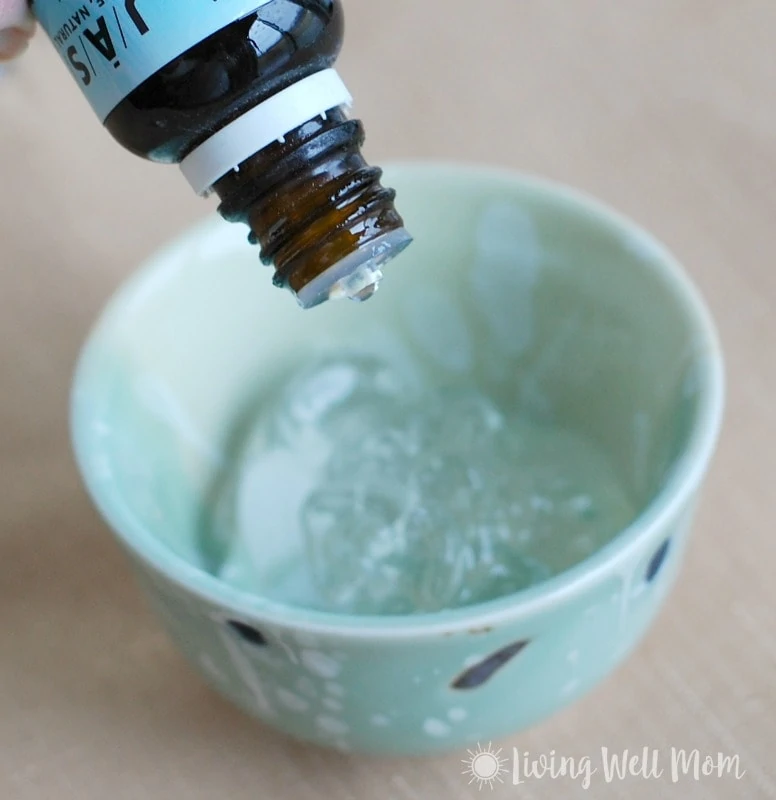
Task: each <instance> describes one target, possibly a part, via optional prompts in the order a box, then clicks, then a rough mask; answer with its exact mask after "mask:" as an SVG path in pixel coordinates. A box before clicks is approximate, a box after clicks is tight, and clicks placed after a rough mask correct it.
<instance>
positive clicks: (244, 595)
mask: <svg viewBox="0 0 776 800" xmlns="http://www.w3.org/2000/svg"><path fill="white" fill-rule="evenodd" d="M385 169H386V172H389V173H390V177H391V178H393V177H394V176H396V177H399V178H400V176H401V175H402V174H405V175H411V176H414V177H418V176H422V177H424V178H425V179H426V180H428V181H433V180H434V176H435V175H436V176H437V177H440V178H441V177H444V176H447V177H450V176H454V177H459V178H462V179H470V180H476V181H479V182H483V183H485V182H488V183H491V184H496V183H500V184H502V185H508V186H510V187H511V188H513V189H515V188H518V187H519V188H522V189H525V190H529V191H532V192H539V193H543V194H545V195H547V196H549V197H551V198H552V199H553V200H554V201H556V202H558V203H559V204H565V205H566V206H567V207H570V208H572V207H573V208H576V210H577V211H578V212H579V213H584V214H587V215H588V216H590V217H592V218H595V220H596V221H597V223H599V224H600V225H602V226H603V227H607V228H611V229H615V230H620V231H622V232H623V233H625V234H630V235H631V236H635V237H639V238H640V239H641V240H642V241H643V242H645V243H646V244H647V245H648V246H649V250H650V253H651V256H652V257H651V259H650V268H651V269H655V270H659V271H660V272H661V273H662V275H663V277H664V278H665V279H666V280H667V282H669V283H670V284H671V286H672V287H673V289H674V291H675V292H676V296H677V299H678V300H679V302H680V303H681V306H682V308H683V311H684V313H685V315H686V317H687V318H688V320H689V321H690V323H691V325H692V326H693V328H694V331H695V333H696V335H698V339H699V342H700V344H701V346H702V347H703V348H704V354H703V355H704V357H703V358H702V359H701V363H702V373H701V382H700V383H701V393H700V399H699V402H698V408H697V411H696V413H695V415H694V419H693V424H692V429H691V432H690V435H689V436H688V439H687V443H686V445H685V447H684V449H683V451H682V452H681V454H680V455H678V456H677V457H676V459H675V460H674V462H673V467H672V469H671V471H670V475H669V478H668V480H667V481H665V483H664V484H663V486H662V487H661V488H660V490H659V491H658V492H657V493H656V494H655V496H654V497H653V498H652V499H651V500H650V501H649V503H648V504H647V505H646V506H645V507H644V508H643V509H642V511H641V512H640V513H639V515H638V516H637V517H636V518H635V519H634V520H633V521H632V522H631V523H630V524H629V525H628V526H627V527H626V528H624V529H623V530H622V531H620V533H619V534H618V535H617V536H615V537H614V538H613V539H612V540H611V541H610V542H609V543H608V544H606V545H605V546H604V547H602V548H600V549H599V550H597V551H596V552H595V553H594V554H592V555H591V556H589V557H588V558H586V559H584V560H583V561H581V562H579V563H578V564H576V565H575V566H573V567H571V568H570V569H568V570H566V571H564V572H561V573H559V574H558V575H556V576H554V577H552V578H550V579H548V580H546V581H542V582H541V583H539V584H536V585H535V586H531V587H529V588H527V589H524V590H521V591H519V592H515V593H513V594H510V595H506V596H504V597H501V598H498V599H495V600H490V601H488V602H485V603H479V604H476V605H471V606H465V607H462V608H456V609H451V610H446V611H440V612H433V613H419V614H412V615H404V616H389V615H386V616H366V615H351V614H342V613H337V612H327V611H320V610H314V609H306V608H303V607H298V606H292V605H286V604H283V603H279V602H276V601H272V600H269V599H267V598H263V597H260V596H256V595H252V594H250V593H249V592H246V591H243V590H241V589H237V588H234V587H232V586H230V585H228V584H227V583H224V582H223V581H221V580H220V579H219V578H217V577H215V576H213V575H211V574H209V573H207V572H205V571H204V570H201V569H199V568H198V567H196V566H194V565H193V564H191V563H190V562H188V561H186V560H185V559H184V558H183V557H181V556H179V555H177V554H176V553H175V552H174V551H173V550H172V549H171V548H169V547H168V546H167V545H165V544H164V543H163V542H162V541H161V540H160V539H159V538H157V537H156V536H155V535H154V534H153V532H152V531H151V530H150V529H149V527H148V526H146V525H144V524H143V523H142V522H141V521H140V520H139V519H137V518H136V517H135V516H134V515H133V513H132V511H131V509H130V508H129V507H128V506H127V505H126V504H125V503H124V502H123V498H122V497H121V493H120V492H119V491H117V489H116V486H115V484H113V483H112V482H106V481H104V480H102V479H101V478H100V476H99V475H98V474H97V471H96V469H95V467H94V461H95V459H93V458H92V457H91V455H92V454H93V453H94V452H95V451H97V450H98V448H97V447H96V446H95V436H94V434H93V432H92V427H93V426H92V425H91V422H90V420H89V419H88V413H87V411H86V410H85V409H84V403H82V402H81V398H83V397H86V396H87V394H88V385H89V382H90V380H91V377H92V376H91V369H90V365H91V363H92V360H93V357H94V356H93V353H94V352H95V350H96V349H98V347H99V343H100V342H101V341H102V340H103V338H104V337H105V336H106V334H107V333H109V332H110V329H111V327H112V326H113V325H115V324H116V323H117V322H118V321H119V320H120V319H121V316H122V312H123V311H124V309H125V307H126V306H127V305H129V304H130V303H131V302H132V300H133V298H135V297H136V296H137V294H138V293H141V292H143V290H144V288H145V287H147V284H148V283H149V281H152V280H154V278H155V277H156V278H158V276H159V273H160V272H162V271H164V270H165V269H169V268H172V266H173V265H174V262H175V254H176V253H177V252H179V251H180V250H182V249H186V248H187V247H189V246H191V244H192V243H194V242H196V241H198V240H200V239H202V238H203V237H207V236H209V235H210V234H211V233H212V231H214V230H215V229H216V227H220V226H222V225H223V223H222V222H221V221H220V219H218V218H216V217H210V218H207V219H205V220H203V221H201V222H199V223H197V224H195V225H193V226H192V227H190V228H189V229H188V230H187V231H185V232H184V233H183V234H182V235H181V236H178V237H176V238H175V239H174V240H172V241H171V242H169V243H168V244H167V245H166V246H163V247H162V248H161V249H159V250H158V251H156V252H155V253H153V254H152V255H151V256H150V257H149V258H148V259H146V260H145V261H144V262H143V263H142V264H141V265H140V267H139V268H138V269H137V271H136V272H135V273H134V274H132V275H131V276H130V277H129V278H128V279H127V280H126V281H125V282H124V283H122V284H121V285H120V286H119V288H118V289H117V291H116V292H115V293H114V295H113V297H112V298H111V299H110V300H109V302H108V303H107V305H106V306H105V308H104V309H103V311H102V313H101V314H100V316H99V317H98V319H97V321H96V323H95V324H94V326H93V327H92V329H91V331H90V333H89V335H88V337H87V339H86V342H85V344H84V346H83V348H82V351H81V353H80V356H79V358H78V362H77V366H76V370H75V376H74V380H73V388H72V395H71V415H70V424H71V437H72V443H73V449H74V453H75V460H76V463H77V466H78V468H79V470H80V473H81V477H82V479H83V481H84V484H85V486H86V489H87V492H88V494H89V496H90V497H91V500H92V502H93V503H94V504H95V506H96V507H97V509H98V510H99V512H100V513H101V515H102V517H103V518H104V520H105V521H106V522H107V523H108V526H109V528H110V529H111V531H112V532H113V534H114V535H115V536H116V537H117V538H118V539H119V541H120V542H121V543H122V544H123V545H124V547H125V548H126V549H127V550H128V551H129V552H130V553H131V554H132V555H134V556H135V557H136V558H138V559H139V560H140V561H141V562H142V563H143V564H145V565H146V566H147V567H148V568H149V569H150V570H151V571H152V572H153V573H155V574H156V575H157V576H159V577H161V578H163V579H164V580H166V581H168V582H169V583H171V584H173V585H175V586H177V587H178V588H179V589H182V590H184V592H188V593H191V594H193V595H195V596H197V597H199V598H200V599H201V600H204V601H205V602H207V603H210V604H212V605H214V606H216V607H218V608H219V609H221V613H227V614H228V615H233V616H235V617H239V618H242V619H245V620H247V621H249V622H252V623H254V624H256V625H270V626H277V627H283V628H291V629H295V630H298V631H305V632H311V633H320V634H327V635H330V636H340V637H346V638H351V639H352V638H364V637H368V638H372V639H374V638H376V639H409V638H417V637H427V636H429V635H435V634H448V635H449V634H451V633H457V632H467V631H469V632H471V631H475V630H488V629H489V628H491V627H494V626H497V625H502V624H504V623H506V622H515V621H518V620H524V619H526V618H528V617H530V616H534V615H537V614H540V613H542V612H545V611H547V610H549V609H551V608H553V607H557V606H558V605H559V604H562V603H564V602H566V601H568V600H569V599H570V598H571V597H573V596H575V595H577V594H580V593H582V592H584V591H585V590H586V589H588V588H590V587H591V586H593V585H595V584H596V583H598V582H599V581H602V580H604V579H606V577H608V576H610V575H612V574H617V573H618V571H621V570H622V568H623V565H624V564H627V563H629V562H630V559H631V556H632V554H633V552H634V551H635V550H636V549H638V548H639V547H640V546H641V543H642V542H643V541H644V540H645V539H649V538H650V534H651V533H652V532H653V531H655V530H656V529H661V528H665V527H667V526H668V525H669V524H670V523H671V521H673V520H675V519H676V518H677V516H678V515H679V514H680V513H681V512H682V511H683V510H684V509H685V508H687V507H688V506H689V505H690V503H691V501H692V498H693V496H694V494H695V493H696V492H697V491H698V489H699V488H700V485H701V483H702V481H703V479H704V476H705V474H706V472H707V470H708V467H709V465H710V462H711V458H712V456H713V453H714V450H715V448H716V444H717V441H718V438H719V434H720V429H721V426H722V418H723V413H724V404H725V376H724V363H723V356H722V350H721V345H720V341H719V336H718V333H717V330H716V328H715V325H714V322H713V319H712V316H711V314H710V312H709V310H708V308H707V306H706V304H705V302H704V300H703V298H702V297H701V295H700V293H699V291H698V289H697V288H696V286H695V285H694V284H693V282H692V281H691V279H690V278H689V276H688V275H687V273H686V272H685V270H684V269H683V268H682V266H681V265H680V264H679V262H678V261H677V260H676V259H675V257H674V256H673V255H672V254H671V253H670V252H669V251H668V250H667V248H666V247H665V246H664V245H663V244H662V243H661V242H660V241H659V240H658V239H656V238H655V237H654V236H653V235H652V234H651V233H649V232H648V231H646V230H645V229H644V228H642V227H641V226H640V225H638V224H637V223H636V222H634V221H632V220H631V219H629V218H628V217H626V216H625V215H623V214H621V213H620V212H618V211H616V210H614V209H613V208H611V207H610V206H608V205H607V204H605V203H602V202H601V201H599V200H597V199H596V198H594V197H592V196H590V195H588V194H587V193H585V192H583V191H580V190H578V189H575V188H572V187H569V186H566V185H565V184H562V183H559V182H556V181H554V180H548V179H546V178H540V177H536V176H533V175H530V174H526V173H523V172H520V171H516V170H513V169H507V168H502V167H495V166H488V165H480V164H475V163H465V162H450V161H435V160H425V159H424V160H404V161H394V162H389V163H387V164H386V166H385ZM300 313H301V312H300Z"/></svg>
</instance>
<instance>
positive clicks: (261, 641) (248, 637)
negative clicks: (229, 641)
mask: <svg viewBox="0 0 776 800" xmlns="http://www.w3.org/2000/svg"><path fill="white" fill-rule="evenodd" d="M228 625H229V627H230V628H231V629H232V630H233V631H234V632H235V633H236V634H237V635H238V636H239V637H240V638H241V639H242V640H243V641H245V642H248V644H253V645H256V646H257V647H260V646H264V645H266V644H267V640H266V639H265V638H264V636H263V635H262V634H261V633H259V631H257V630H256V628H252V627H251V626H250V625H246V624H245V623H244V622H238V621H237V620H234V619H230V620H229V622H228Z"/></svg>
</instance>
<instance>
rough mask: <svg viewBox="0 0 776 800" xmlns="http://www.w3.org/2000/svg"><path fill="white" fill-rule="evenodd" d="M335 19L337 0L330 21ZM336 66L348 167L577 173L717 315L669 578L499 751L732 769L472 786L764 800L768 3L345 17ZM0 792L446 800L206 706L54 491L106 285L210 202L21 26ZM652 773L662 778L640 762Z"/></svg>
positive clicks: (1, 410) (503, 2)
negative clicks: (596, 658)
mask: <svg viewBox="0 0 776 800" xmlns="http://www.w3.org/2000/svg"><path fill="white" fill-rule="evenodd" d="M346 5H347V3H346ZM348 12H349V31H348V39H347V44H346V47H345V52H344V54H343V57H342V59H341V61H340V69H341V72H342V74H343V75H344V76H345V78H346V79H347V82H348V84H349V86H350V88H351V90H352V92H353V94H354V95H355V97H356V103H357V104H356V110H357V112H358V113H359V115H360V116H361V117H362V118H363V119H364V120H365V122H366V124H367V130H368V147H367V155H368V156H369V157H370V158H371V159H372V160H373V161H374V162H377V163H379V162H380V161H384V160H388V159H392V158H404V157H434V158H449V159H462V160H467V161H481V162H488V163H491V164H497V165H505V166H509V167H517V168H520V169H523V170H526V171H530V172H536V173H539V174H543V175H546V176H550V177H552V178H555V179H558V180H561V181H564V182H567V183H571V184H575V185H577V186H579V187H581V188H583V189H585V190H587V191H589V192H592V193H593V194H596V195H598V196H599V197H601V198H602V199H604V200H605V201H607V202H609V203H611V204H613V205H615V206H617V207H619V208H620V209H622V210H623V211H624V212H626V213H628V214H630V215H631V216H633V217H635V218H636V219H638V220H639V221H640V222H642V223H643V224H644V225H645V226H647V227H648V228H650V229H651V230H652V231H654V232H655V233H656V234H657V235H658V236H660V237H661V238H662V239H663V240H664V241H665V242H666V243H667V244H668V245H669V246H670V247H671V248H672V249H673V250H674V251H675V252H676V254H677V255H678V256H679V257H680V259H681V260H682V261H683V262H684V263H685V264H686V265H687V268H688V270H689V271H690V273H691V274H692V276H693V277H694V279H695V280H696V281H697V283H698V284H699V286H700V287H701V289H702V291H703V292H704V294H705V296H706V297H707V299H708V302H709V304H710V306H711V308H712V310H713V312H714V314H715V316H716V319H717V321H718V324H719V327H720V330H721V334H722V339H723V343H724V347H725V351H726V357H727V365H728V380H729V400H728V410H727V417H726V423H725V430H724V435H723V439H722V443H721V447H720V450H719V453H718V456H717V459H716V461H715V463H714V467H713V471H712V474H711V477H710V480H709V483H708V488H707V491H706V493H705V501H704V504H703V508H702V511H701V513H700V519H699V522H698V527H697V530H696V534H695V537H694V540H693V545H692V547H691V550H690V552H689V556H688V562H687V566H686V569H685V572H684V574H683V576H682V579H681V581H680V585H679V587H678V588H677V590H676V591H675V592H674V594H673V595H672V597H671V599H670V602H669V605H668V607H667V609H666V611H665V612H664V613H663V614H662V616H661V617H660V619H659V621H658V623H657V624H656V626H655V627H654V628H653V630H652V632H651V634H650V635H649V637H648V639H647V641H646V642H645V643H644V644H643V646H641V647H640V649H639V650H638V651H637V653H636V654H635V656H633V657H632V659H631V660H630V661H629V662H628V663H627V664H626V665H625V666H624V667H623V668H622V669H620V671H619V672H618V673H617V674H616V675H615V676H614V677H613V678H612V679H611V680H610V681H608V682H607V683H606V684H605V685H604V686H602V687H601V688H599V689H598V690H597V691H596V692H595V693H593V694H592V695H591V696H589V697H587V698H586V699H584V700H583V701H581V702H580V703H579V704H578V705H576V706H575V707H573V708H572V709H570V710H568V711H567V712H565V713H563V714H561V715H560V716H558V717H556V718H555V719H552V720H550V721H549V722H547V723H545V724H544V725H542V726H541V727H539V728H537V729H535V730H533V731H530V732H528V733H526V734H524V735H522V736H520V737H516V738H515V739H514V740H512V741H507V742H503V743H500V744H501V745H502V746H504V747H505V754H511V752H512V747H519V748H520V750H521V751H529V752H530V753H532V754H533V755H534V756H536V755H538V754H541V753H549V752H550V751H551V750H555V751H556V752H557V754H559V755H576V756H578V757H580V756H585V755H589V756H590V757H591V758H595V757H596V755H597V754H600V748H601V746H602V745H605V746H608V747H609V748H610V749H611V750H613V751H617V752H621V751H622V750H624V749H625V748H631V749H633V748H638V749H639V751H640V750H641V748H644V747H649V748H655V749H657V750H658V751H659V752H660V754H661V757H662V758H664V759H669V758H670V753H671V750H672V748H684V749H687V750H692V749H695V748H698V750H699V751H700V753H702V754H706V753H712V754H716V753H717V752H724V753H726V754H728V755H738V756H739V758H740V767H741V770H742V771H745V772H746V774H745V775H744V776H743V777H742V778H741V780H740V781H736V780H735V779H734V778H730V777H727V778H718V777H707V778H702V779H701V780H699V781H697V782H696V781H695V780H692V779H690V778H685V779H682V780H681V781H680V782H678V783H673V782H672V781H671V779H670V774H666V775H665V776H664V777H663V778H662V779H660V780H659V781H649V780H645V779H643V778H634V777H630V778H627V779H625V780H622V781H620V780H615V781H612V782H610V783H607V782H606V781H605V780H604V778H603V776H601V775H600V774H599V775H597V776H595V777H594V779H593V781H594V785H593V786H592V787H591V789H590V790H589V791H585V790H584V789H583V788H582V787H581V786H580V785H579V782H578V781H569V780H565V781H564V780H560V779H558V780H553V779H551V778H549V777H545V778H544V779H534V780H530V781H529V782H528V783H526V784H524V785H522V786H513V785H511V783H510V781H509V779H508V780H507V782H506V783H505V784H504V785H502V786H499V787H497V789H496V790H495V791H494V792H493V793H492V795H491V796H493V797H504V798H506V797H520V798H576V797H595V798H601V800H608V798H630V799H632V800H641V798H656V797H659V798H668V799H669V800H670V798H682V799H683V800H684V799H685V798H687V799H688V800H691V799H692V798H699V799H700V798H704V799H705V798H712V799H716V798H731V799H732V798H738V797H746V798H759V797H776V768H775V764H776V758H774V753H773V745H774V744H776V688H775V687H776V635H774V626H775V623H774V616H775V615H774V610H775V607H776V579H774V574H773V573H774V567H775V566H776V560H775V557H776V529H775V526H774V511H773V509H774V488H773V483H774V479H775V478H776V455H775V453H776V447H775V445H776V435H775V434H776V404H775V403H774V395H776V368H775V367H776V357H775V356H774V348H775V347H776V315H774V310H773V307H774V305H776V268H775V267H774V264H773V261H774V250H776V247H775V246H774V233H773V231H774V221H775V220H776V49H774V40H775V39H776V4H774V3H773V2H772V0H735V2H734V1H733V0H621V2H616V3H615V2H612V0H532V1H531V2H517V0H483V2H480V3H475V2H471V0H445V2H442V0H433V2H432V1H431V0H391V1H390V2H378V0H350V2H349V7H348ZM0 180H2V192H1V193H0V619H1V620H2V627H1V630H2V633H1V634H0V797H2V798H3V800H6V798H7V799H8V800H16V799H17V798H19V800H21V799H24V800H27V799H29V800H49V798H51V799H52V800H70V798H73V799H75V798H78V800H98V799H99V800H104V798H107V797H110V798H115V800H137V799H138V798H144V799H145V798H149V799H154V800H155V799H156V798H176V799H177V798H187V800H199V799H200V798H201V800H212V798H216V797H224V798H230V800H241V799H242V798H245V799H246V800H247V799H248V798H273V800H274V799H275V798H277V799H278V800H286V799H287V800H307V799H308V798H310V799H312V798H319V797H320V798H329V797H338V798H357V799H358V800H361V798H370V800H389V799H392V800H420V798H423V800H437V798H438V799H439V800H442V798H445V799H447V798H473V797H475V796H477V791H476V789H475V788H474V787H471V786H467V783H466V779H465V778H464V777H463V776H462V774H461V771H462V764H461V758H462V757H463V756H465V753H455V754H452V755H450V756H447V757H443V758H436V759H433V760H393V761H382V760H379V759H365V758H356V757H344V756H334V755H330V754H327V753H324V752H320V751H317V750H314V749H311V748H306V747H303V746H300V745H296V744H294V743H290V742H288V741H286V740H284V739H282V738H280V737H278V736H276V735H275V734H273V733H272V732H270V731H268V730H265V729H263V728H261V727H259V726H258V725H256V724H254V723H252V722H250V721H248V720H247V719H245V718H244V717H243V716H241V715H240V714H239V713H238V712H236V711H234V710H233V709H232V708H231V707H229V706H228V705H227V704H226V703H224V702H222V701H221V700H220V699H218V698H217V697H216V696H214V695H213V694H212V693H211V692H210V691H209V690H208V689H206V688H205V686H204V685H203V684H202V683H201V682H200V681H199V679H198V678H197V677H195V676H194V675H193V674H192V673H191V672H190V671H189V670H188V668H187V667H186V666H185V665H184V663H183V662H182V660H181V658H180V657H179V656H178V655H177V654H176V652H175V651H174V650H173V648H172V647H171V645H170V644H169V643H168V641H167V639H166V638H165V636H164V635H163V634H162V633H161V632H160V630H159V628H158V627H157V625H156V623H155V622H154V619H153V618H152V617H151V615H150V613H149V611H148V610H147V609H146V607H145V605H144V604H143V602H142V601H141V599H140V597H139V595H138V592H137V591H136V589H135V586H134V584H133V582H132V580H131V578H130V575H129V572H128V569H127V565H126V563H125V561H124V558H123V556H122V555H121V554H120V552H119V551H118V548H117V546H116V545H115V544H113V542H112V541H111V539H110V537H109V535H108V534H107V532H106V530H105V528H104V526H103V525H102V523H101V522H100V521H99V519H98V517H97V515H96V513H95V512H94V511H93V510H92V508H91V506H90V504H89V502H88V501H87V499H86V497H85V495H84V492H83V490H82V489H81V486H80V483H79V479H78V476H77V474H76V471H75V468H74V466H73V462H72V459H71V456H70V449H69V442H68V430H67V413H68V386H69V381H70V377H71V373H72V369H73V364H74V360H75V358H76V354H77V352H78V349H79V346H80V344H81V342H82V341H83V338H84V336H85V334H86V332H87V330H88V328H89V326H90V324H91V322H92V321H93V320H94V318H95V316H96V314H97V313H98V311H99V309H100V308H101V306H102V305H103V303H104V302H105V301H106V299H107V298H108V296H109V295H110V293H111V292H112V291H113V290H114V289H115V287H116V286H117V285H118V284H119V283H120V282H121V280H122V279H124V278H125V277H126V276H127V275H128V274H129V272H130V271H131V270H132V269H133V266H134V265H135V264H137V262H138V261H139V260H140V259H141V258H143V257H144V256H146V255H148V254H149V253H150V252H151V251H152V250H153V249H154V248H155V247H156V246H158V245H159V244H161V243H162V242H163V241H164V240H165V239H166V238H168V237H169V236H171V235H173V234H175V233H176V232H178V231H180V230H181V229H182V228H183V227H185V226H186V225H188V224H190V223H191V222H193V221H194V220H196V219H198V218H200V217H202V216H203V215H206V214H208V213H213V206H212V205H210V204H209V203H208V202H205V201H201V200H198V199H197V198H195V197H194V196H193V195H192V193H191V192H190V190H189V189H188V187H187V186H186V185H185V183H184V181H183V179H182V178H181V177H180V176H179V175H178V173H177V171H176V170H175V169H174V168H167V167H161V166H155V165H152V164H147V163H144V162H142V161H140V160H139V159H136V158H134V157H133V156H131V155H129V154H127V153H125V152H124V151H123V150H121V149H120V148H119V147H118V146H117V145H115V144H114V143H113V141H112V139H111V138H110V137H109V136H108V135H107V134H106V133H105V132H104V131H103V130H102V129H101V127H100V125H99V124H98V122H97V121H96V120H95V119H94V118H93V116H92V114H91V111H90V109H89V108H88V106H87V104H86V103H85V101H84V100H83V99H82V98H81V96H80V93H79V91H78V89H77V87H76V85H75V83H74V82H73V81H72V80H71V79H70V77H69V76H68V74H67V73H66V71H65V69H64V68H63V67H62V66H61V65H60V63H59V62H58V60H57V58H56V57H55V55H54V53H53V50H52V48H51V47H50V46H49V44H48V43H47V42H45V41H44V40H43V38H42V37H41V38H39V39H38V41H36V42H35V43H34V44H33V46H32V48H31V50H30V52H29V53H28V54H27V56H26V57H25V58H24V59H23V60H22V61H21V62H20V63H19V64H18V65H16V66H15V67H13V68H12V69H10V70H6V72H5V74H4V75H3V76H2V77H0ZM666 763H668V762H666Z"/></svg>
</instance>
